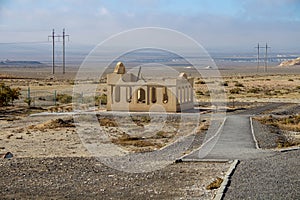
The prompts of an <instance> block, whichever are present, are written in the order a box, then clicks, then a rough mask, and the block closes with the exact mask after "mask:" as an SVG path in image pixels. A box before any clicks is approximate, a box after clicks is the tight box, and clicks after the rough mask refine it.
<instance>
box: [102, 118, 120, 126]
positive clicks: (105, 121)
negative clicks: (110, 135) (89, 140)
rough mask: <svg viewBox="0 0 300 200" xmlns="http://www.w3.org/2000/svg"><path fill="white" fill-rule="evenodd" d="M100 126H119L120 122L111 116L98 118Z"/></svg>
mask: <svg viewBox="0 0 300 200" xmlns="http://www.w3.org/2000/svg"><path fill="white" fill-rule="evenodd" d="M98 120H99V123H100V126H106V127H118V124H117V122H116V121H115V120H113V119H110V118H101V119H98Z"/></svg>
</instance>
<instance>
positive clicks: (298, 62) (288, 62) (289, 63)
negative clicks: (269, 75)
mask: <svg viewBox="0 0 300 200" xmlns="http://www.w3.org/2000/svg"><path fill="white" fill-rule="evenodd" d="M295 65H300V57H298V58H296V59H293V60H286V61H283V62H281V63H280V65H279V66H281V67H284V66H295Z"/></svg>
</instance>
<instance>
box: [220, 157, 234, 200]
mask: <svg viewBox="0 0 300 200" xmlns="http://www.w3.org/2000/svg"><path fill="white" fill-rule="evenodd" d="M239 162H240V161H239V160H234V161H233V163H232V164H231V166H230V168H229V169H228V171H227V172H226V174H225V177H224V179H223V182H222V184H221V186H220V188H219V189H218V191H217V194H216V196H215V197H214V200H222V199H223V198H224V194H225V192H226V190H227V188H228V186H229V183H230V179H231V176H232V175H233V173H234V171H235V169H236V168H237V165H238V164H239Z"/></svg>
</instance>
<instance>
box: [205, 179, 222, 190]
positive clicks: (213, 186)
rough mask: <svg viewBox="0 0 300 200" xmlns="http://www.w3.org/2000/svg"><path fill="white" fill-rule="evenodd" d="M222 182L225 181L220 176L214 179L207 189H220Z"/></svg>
mask: <svg viewBox="0 0 300 200" xmlns="http://www.w3.org/2000/svg"><path fill="white" fill-rule="evenodd" d="M222 182H223V179H222V178H220V177H218V178H217V179H216V180H214V181H213V182H211V183H210V184H209V185H208V186H206V189H207V190H214V189H218V188H219V187H220V186H221V184H222Z"/></svg>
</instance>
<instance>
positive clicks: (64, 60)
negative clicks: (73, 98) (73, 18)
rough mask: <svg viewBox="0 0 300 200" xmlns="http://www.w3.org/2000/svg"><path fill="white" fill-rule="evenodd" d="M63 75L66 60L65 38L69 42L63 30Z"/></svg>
mask: <svg viewBox="0 0 300 200" xmlns="http://www.w3.org/2000/svg"><path fill="white" fill-rule="evenodd" d="M62 37H63V74H65V73H66V59H65V37H68V40H69V35H66V34H65V29H63V36H62Z"/></svg>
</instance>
